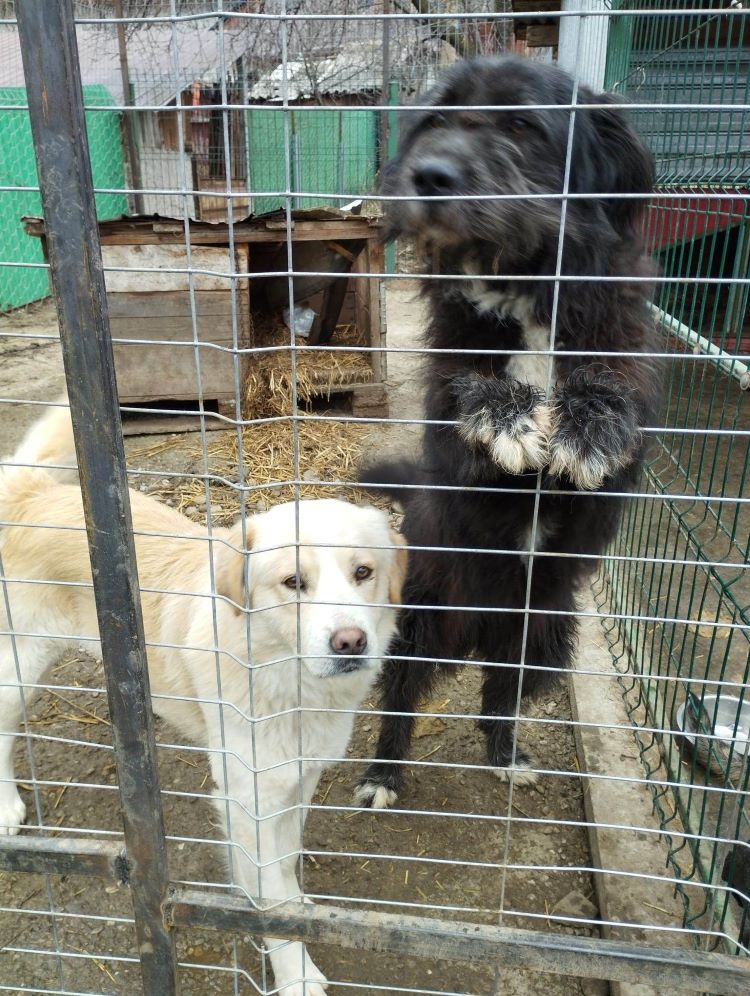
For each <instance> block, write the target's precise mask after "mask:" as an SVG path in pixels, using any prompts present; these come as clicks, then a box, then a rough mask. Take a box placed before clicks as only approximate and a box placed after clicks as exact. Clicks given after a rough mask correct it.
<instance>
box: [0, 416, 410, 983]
mask: <svg viewBox="0 0 750 996" xmlns="http://www.w3.org/2000/svg"><path fill="white" fill-rule="evenodd" d="M13 462H14V463H16V464H62V465H65V464H73V465H74V464H75V456H74V450H73V438H72V430H71V424H70V418H69V414H68V411H67V409H65V408H58V409H51V411H50V413H49V414H47V415H46V416H45V417H44V418H43V419H42V420H41V421H40V422H38V423H37V424H36V425H35V426H34V427H33V428H32V430H31V431H30V433H29V434H28V436H27V437H26V439H25V441H24V442H23V444H22V445H21V447H20V449H19V450H18V451H17V453H16V455H15V457H14V458H13ZM70 478H71V473H70V472H67V473H66V472H62V471H57V470H54V469H52V468H49V467H36V468H35V467H22V466H8V467H6V468H5V469H4V470H0V521H2V522H5V523H8V524H7V525H5V526H2V527H0V551H1V552H2V562H3V567H4V571H5V577H6V579H7V586H6V588H7V594H8V598H9V603H10V615H11V618H10V620H9V621H8V620H7V619H6V613H5V609H4V607H3V598H2V592H1V591H0V833H6V834H7V833H17V832H18V829H19V827H20V825H21V824H22V823H23V820H24V816H25V805H24V803H23V802H22V800H21V797H20V796H19V794H18V790H17V788H16V785H15V776H14V770H13V741H14V736H15V733H16V731H17V730H18V727H19V725H20V723H21V719H22V713H21V698H20V693H19V688H18V676H19V673H20V678H21V682H22V683H23V684H26V685H34V684H35V683H38V682H39V681H40V680H41V679H42V677H43V675H44V672H45V671H46V670H47V669H48V668H49V667H50V665H51V664H53V663H54V662H55V661H56V660H57V659H59V657H60V656H61V655H62V654H63V653H64V652H65V651H66V650H68V649H70V648H71V647H75V646H77V645H78V643H79V642H80V641H81V639H83V638H86V637H89V638H94V639H95V640H96V639H98V626H97V620H96V613H95V607H94V596H93V590H92V588H91V587H90V585H91V568H90V565H89V555H88V548H87V544H86V534H85V532H84V519H83V508H82V502H81V492H80V488H79V486H78V484H77V483H67V482H66V479H67V480H68V481H69V480H70ZM130 503H131V509H132V515H133V525H134V532H135V534H136V535H135V544H136V551H137V559H138V572H139V578H140V584H141V589H142V604H143V618H144V625H145V633H146V642H147V645H148V661H149V675H150V680H151V689H152V692H153V693H154V696H155V698H154V703H153V704H154V709H155V711H156V712H157V713H159V714H160V715H161V716H163V717H164V718H165V719H166V720H168V721H169V722H170V723H172V724H173V725H174V726H176V727H177V728H178V729H179V730H180V731H181V733H182V734H183V735H184V736H186V737H188V738H189V739H190V740H192V741H194V742H195V743H197V744H199V745H201V746H205V747H206V748H207V750H208V751H209V757H210V763H211V771H212V775H213V779H214V782H215V784H216V786H217V788H216V794H217V796H221V800H220V799H219V798H217V799H216V803H215V804H216V807H217V810H218V813H219V815H220V818H221V820H222V823H223V825H224V826H225V829H226V831H227V836H228V839H230V840H231V841H232V842H233V844H234V848H233V855H234V858H233V864H234V878H235V881H236V882H237V883H238V884H239V885H240V886H241V887H242V888H243V889H244V890H245V891H246V893H247V894H248V895H249V896H252V897H256V898H259V899H261V900H262V901H264V902H265V901H278V900H287V899H293V898H299V897H300V896H301V893H300V889H299V885H298V883H297V878H296V873H295V865H296V861H297V858H298V855H299V852H300V849H301V846H302V841H301V827H302V823H303V821H304V817H305V814H306V811H307V808H308V807H309V804H310V802H311V799H312V796H313V793H314V791H315V787H316V785H317V783H318V779H319V776H320V772H321V770H322V769H323V767H324V766H325V760H323V759H326V758H338V757H343V756H344V754H345V751H346V746H347V743H348V741H349V737H350V734H351V730H352V723H353V715H352V712H351V710H355V709H357V708H358V707H359V706H360V704H361V703H362V701H363V699H364V697H365V695H366V694H367V692H368V690H369V689H370V687H371V685H372V682H373V681H374V679H375V677H376V676H377V672H378V668H379V666H380V658H381V657H382V655H383V654H384V653H385V652H386V650H387V648H388V644H389V642H390V640H391V638H392V636H393V635H394V632H395V624H396V611H395V609H394V608H393V606H395V605H398V604H399V603H400V600H401V584H402V581H403V577H404V574H405V569H406V550H405V549H404V546H403V540H402V538H401V537H400V536H399V535H398V534H397V533H395V532H394V531H393V530H391V529H390V528H389V526H388V522H387V519H386V516H385V514H384V513H383V512H380V511H378V510H376V509H374V508H370V507H361V506H355V505H350V504H347V503H345V502H341V501H334V500H321V501H303V502H300V503H299V504H298V506H297V507H296V508H295V505H294V504H293V503H289V504H284V505H279V506H277V507H275V508H272V509H271V510H270V511H268V512H265V513H263V514H261V515H257V516H254V517H253V518H252V519H249V520H248V521H247V522H246V523H245V531H244V542H243V530H242V526H241V524H237V525H235V526H234V527H232V528H231V529H215V530H214V531H213V534H212V540H211V542H209V541H208V537H207V533H206V530H205V529H204V528H203V527H201V526H199V525H196V524H195V523H193V522H191V521H190V520H188V519H187V518H185V517H184V516H182V515H181V514H180V513H178V512H176V511H174V510H173V509H170V508H167V507H166V506H164V505H162V504H160V503H159V502H157V501H156V500H154V499H153V498H149V497H147V496H145V495H143V494H140V493H139V492H137V491H131V492H130ZM39 526H46V527H52V528H43V529H42V528H38V527H39ZM71 527H74V528H72V529H71ZM176 537H179V538H176ZM30 581H36V582H37V583H28V582H30ZM24 582H26V583H24ZM59 582H64V583H65V584H64V585H60V584H59ZM9 632H16V633H17V634H33V635H18V636H16V637H15V640H14V641H11V637H10V636H9V635H8V634H9ZM95 645H96V644H93V645H92V644H91V643H88V642H87V643H86V646H87V647H92V646H95ZM175 647H180V648H184V649H174V648H175ZM27 694H28V693H27ZM219 702H221V705H220V704H219ZM220 712H221V713H222V715H220ZM222 730H223V739H222ZM316 759H321V760H316ZM225 779H226V780H225ZM225 797H228V799H229V803H228V804H227V802H226V800H225ZM300 807H302V810H301V816H300ZM227 820H228V825H227ZM270 958H271V964H272V966H273V970H274V973H275V977H276V984H277V986H278V987H279V988H280V989H282V990H283V992H284V993H286V994H287V996H302V994H303V992H305V993H306V996H323V993H324V989H323V986H324V985H325V981H326V980H325V977H324V976H323V974H322V973H321V972H320V971H319V969H318V968H317V967H316V966H315V964H314V963H313V962H312V961H311V959H310V957H309V955H307V953H306V950H305V948H304V946H303V945H302V944H299V943H279V942H275V944H274V945H271V953H270ZM302 980H307V985H306V987H305V986H303V982H302Z"/></svg>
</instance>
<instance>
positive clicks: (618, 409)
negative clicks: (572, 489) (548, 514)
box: [549, 372, 641, 491]
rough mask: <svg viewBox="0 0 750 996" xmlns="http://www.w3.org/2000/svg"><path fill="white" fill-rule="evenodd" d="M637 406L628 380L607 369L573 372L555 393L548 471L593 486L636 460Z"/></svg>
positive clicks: (638, 435) (638, 436)
mask: <svg viewBox="0 0 750 996" xmlns="http://www.w3.org/2000/svg"><path fill="white" fill-rule="evenodd" d="M638 423H639V419H638V410H637V407H636V405H635V401H634V399H633V396H632V392H631V391H630V390H629V389H628V387H627V385H626V384H624V383H623V382H622V381H621V380H618V379H617V378H616V377H615V376H614V375H612V374H606V373H605V374H596V375H593V374H590V373H587V372H576V373H574V374H572V375H571V376H570V377H569V378H568V380H566V381H565V383H564V384H563V385H562V387H561V388H559V389H558V391H557V392H556V395H555V409H554V429H553V432H552V438H551V440H550V448H551V455H550V463H549V470H550V473H551V474H552V475H553V476H555V477H567V478H568V479H569V480H570V481H572V482H573V484H575V485H576V487H578V488H581V489H582V490H584V491H596V490H597V489H598V488H601V486H602V484H603V483H604V481H605V480H606V479H607V478H608V477H612V476H613V475H614V474H616V473H617V471H618V470H620V469H622V468H623V467H627V466H628V465H629V464H630V463H632V462H633V460H634V459H635V456H636V453H637V451H638V448H639V445H640V442H641V432H640V428H639V424H638Z"/></svg>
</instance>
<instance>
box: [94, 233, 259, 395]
mask: <svg viewBox="0 0 750 996" xmlns="http://www.w3.org/2000/svg"><path fill="white" fill-rule="evenodd" d="M224 255H225V254H224ZM235 266H236V271H237V272H239V273H246V272H247V250H246V249H245V248H244V247H243V248H242V249H240V250H238V251H237V253H236V256H235ZM249 294H250V291H249V281H248V279H242V280H239V281H237V294H236V315H237V345H238V346H239V348H241V349H242V348H247V347H249V346H250V345H251V342H252V335H251V328H250V297H249ZM194 301H195V308H196V328H195V338H197V340H198V343H199V344H200V345H198V347H197V353H198V362H197V363H196V346H195V344H194V330H193V319H192V308H191V302H190V295H189V294H188V293H187V292H185V291H182V292H177V291H172V292H166V293H152V292H150V293H145V294H137V293H132V292H131V293H122V294H118V293H111V294H108V304H109V310H110V322H111V327H112V336H113V338H114V339H130V340H133V339H136V340H140V341H139V342H127V343H123V342H119V343H118V342H115V344H114V351H115V366H116V370H117V385H118V396H119V400H120V403H121V404H127V403H138V402H144V401H159V400H165V399H175V400H178V401H194V400H197V399H198V398H200V397H201V396H202V397H203V398H204V399H205V400H220V399H233V398H234V397H235V380H236V372H235V353H234V352H233V350H232V346H233V343H234V335H233V327H232V301H231V296H230V294H229V292H228V290H227V288H226V287H224V289H223V291H196V293H195V295H194ZM180 343H182V344H183V345H180ZM216 346H218V347H221V348H214V347H216ZM248 361H249V358H248V356H247V355H246V354H241V355H240V356H239V358H237V360H236V366H237V368H238V369H237V374H238V376H239V381H240V389H242V385H243V384H244V380H245V377H246V374H247V366H248ZM198 366H199V367H200V379H199V372H198Z"/></svg>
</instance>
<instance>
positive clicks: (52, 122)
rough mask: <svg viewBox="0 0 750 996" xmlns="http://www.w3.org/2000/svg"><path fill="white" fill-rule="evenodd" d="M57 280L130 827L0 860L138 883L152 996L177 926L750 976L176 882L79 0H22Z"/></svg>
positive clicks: (547, 965) (398, 949)
mask: <svg viewBox="0 0 750 996" xmlns="http://www.w3.org/2000/svg"><path fill="white" fill-rule="evenodd" d="M16 9H17V18H18V27H19V33H20V38H21V45H22V54H23V64H24V73H25V77H26V85H27V93H28V103H29V113H30V117H31V125H32V132H33V139H34V147H35V152H36V159H37V167H38V173H39V181H40V189H41V196H42V203H43V207H44V215H45V220H46V232H47V240H48V251H49V261H50V271H51V277H52V284H53V288H54V294H55V299H56V304H57V310H58V316H59V324H60V337H61V341H62V351H63V358H64V365H65V375H66V380H67V385H68V392H69V398H70V408H71V414H72V418H73V425H74V430H75V442H76V451H77V455H78V462H79V467H80V476H81V488H82V492H83V503H84V510H85V517H86V527H87V531H88V540H89V549H90V555H91V565H92V571H93V578H94V592H95V597H96V605H97V614H98V619H99V627H100V633H101V644H102V657H103V661H104V668H105V674H106V682H107V694H108V701H109V710H110V716H111V722H112V731H113V746H114V757H115V764H116V771H117V780H118V785H119V792H120V801H121V806H122V814H123V831H124V835H123V836H124V839H123V843H122V845H121V844H120V843H117V842H102V841H100V840H96V839H93V838H92V839H86V838H80V837H67V838H65V837H63V838H48V837H31V836H20V837H2V838H0V869H2V870H4V871H13V872H33V873H46V874H53V875H88V876H97V877H100V878H103V879H109V880H114V881H116V882H119V883H122V884H125V885H127V886H129V888H130V891H131V894H132V902H133V910H134V917H135V927H136V936H137V943H138V953H139V957H140V964H141V973H142V978H143V992H144V993H145V994H147V996H172V994H177V993H179V990H180V986H179V981H178V969H177V958H176V953H175V943H174V934H175V931H174V928H177V927H200V928H203V929H206V928H209V929H214V930H231V931H242V932H246V933H252V934H263V935H266V936H277V937H280V938H284V939H289V940H302V941H308V942H313V943H323V944H335V945H339V946H342V947H347V948H357V949H366V950H369V951H379V952H391V953H399V954H409V955H412V956H416V957H422V958H429V959H441V958H442V959H448V960H451V961H465V962H475V961H490V962H491V963H493V964H496V965H497V966H498V967H503V968H506V969H514V970H517V969H527V970H531V971H536V972H543V973H551V974H554V975H560V976H575V977H584V978H596V979H609V980H612V981H617V982H623V983H649V982H654V983H658V984H662V985H663V984H664V980H665V977H667V978H668V979H669V986H670V989H671V990H673V991H678V990H687V991H692V992H695V991H696V990H706V991H708V992H711V993H722V994H725V996H745V994H746V993H748V992H750V967H748V965H747V963H746V961H745V960H744V959H741V958H739V957H731V956H728V955H724V954H718V953H711V952H700V951H687V952H686V951H683V950H672V949H668V948H662V947H655V946H653V947H649V946H647V945H642V944H634V943H629V942H626V941H612V940H603V939H599V938H589V937H576V936H567V935H556V934H552V933H544V932H542V931H530V930H520V929H515V928H509V927H502V926H497V927H489V926H481V925H476V924H468V923H461V922H446V921H439V920H434V919H429V918H426V917H417V916H402V915H399V914H393V913H383V912H355V911H352V910H349V909H346V908H343V907H335V906H329V905H326V906H324V907H319V908H318V907H314V906H310V905H306V904H302V903H280V904H278V905H276V906H274V907H273V908H271V909H269V908H267V904H264V905H265V908H264V909H260V908H258V907H257V906H256V905H254V904H253V903H252V902H250V901H247V900H244V899H240V898H237V897H234V896H232V895H231V894H229V895H228V894H227V893H226V891H223V890H211V889H206V890H202V891H196V890H189V889H184V888H181V887H174V886H172V885H170V882H169V878H168V869H167V854H166V840H165V834H164V824H163V817H162V807H161V795H160V788H159V778H158V772H157V761H156V750H155V740H154V722H153V714H152V711H151V701H150V691H149V680H148V672H147V666H146V650H145V645H144V635H143V623H142V618H141V606H140V592H139V587H138V575H137V570H136V560H135V547H134V542H133V533H132V525H131V518H130V506H129V499H128V486H127V478H126V471H125V456H124V447H123V440H122V432H121V426H120V416H119V406H118V400H117V390H116V384H115V378H114V363H113V356H112V343H111V338H110V329H109V318H108V313H107V301H106V294H105V287H104V272H103V267H102V259H101V248H100V242H99V232H98V226H97V221H96V214H95V208H94V193H93V183H92V178H91V167H90V162H89V151H88V142H87V138H86V130H85V125H84V112H83V97H82V88H81V78H80V70H79V63H78V51H77V45H76V35H75V25H74V16H73V0H57V2H55V3H49V2H43V0H18V2H17V4H16Z"/></svg>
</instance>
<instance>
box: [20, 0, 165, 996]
mask: <svg viewBox="0 0 750 996" xmlns="http://www.w3.org/2000/svg"><path fill="white" fill-rule="evenodd" d="M16 12H17V17H18V30H19V34H20V40H21V52H22V56H23V65H24V74H25V77H26V88H27V93H28V103H29V114H30V117H31V129H32V135H33V138H34V150H35V153H36V160H37V169H38V172H39V184H40V188H41V196H42V205H43V208H44V216H45V221H46V233H47V244H48V247H49V261H50V271H51V276H52V284H53V287H54V291H55V299H56V304H57V312H58V319H59V323H60V339H61V342H62V351H63V362H64V365H65V375H66V380H67V384H68V391H69V396H70V407H71V414H72V417H73V424H74V427H75V430H76V431H75V436H76V452H77V455H78V463H79V467H80V474H81V490H82V492H83V504H84V511H85V516H86V528H87V531H88V538H89V550H90V556H91V568H92V573H93V579H94V593H95V596H96V607H97V615H98V618H99V630H100V637H101V645H102V657H103V660H104V668H105V675H106V681H107V691H108V697H109V708H110V715H111V720H112V737H113V743H114V749H115V762H116V765H117V777H118V783H119V786H120V799H121V803H122V811H123V825H124V832H125V845H126V849H127V856H128V861H129V863H130V865H131V876H130V885H131V888H132V894H133V907H134V913H135V923H136V934H137V939H138V951H139V955H140V959H141V971H142V976H143V986H144V992H145V993H146V994H147V996H171V994H176V993H177V991H178V988H177V978H176V960H175V950H174V942H173V936H172V934H171V932H170V931H169V930H168V929H167V928H166V927H165V926H164V922H163V919H162V915H161V902H162V900H163V898H164V896H165V894H166V888H167V854H166V841H165V839H164V827H163V820H162V810H161V798H160V795H159V779H158V773H157V765H156V749H155V742H154V728H153V715H152V712H151V698H150V690H149V682H148V671H147V667H146V651H145V646H144V638H143V620H142V618H141V607H140V591H139V587H138V574H137V570H136V562H135V545H134V542H133V533H132V525H131V518H130V504H129V500H128V487H127V476H126V473H125V452H124V447H123V441H122V432H121V427H120V418H119V408H118V401H117V387H116V384H115V372H114V369H115V368H114V360H113V356H112V342H111V339H110V330H109V316H108V313H107V299H106V292H105V287H104V271H103V267H102V259H101V247H100V244H99V231H98V228H97V222H96V211H95V206H94V191H93V184H92V179H91V164H90V161H89V150H88V142H87V138H86V125H85V120H84V111H83V92H82V88H81V76H80V69H79V64H78V50H77V46H76V35H75V24H74V20H73V2H72V0H60V2H59V3H54V4H46V3H44V4H43V3H38V2H35V0H20V2H19V3H18V4H17V5H16Z"/></svg>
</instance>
